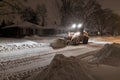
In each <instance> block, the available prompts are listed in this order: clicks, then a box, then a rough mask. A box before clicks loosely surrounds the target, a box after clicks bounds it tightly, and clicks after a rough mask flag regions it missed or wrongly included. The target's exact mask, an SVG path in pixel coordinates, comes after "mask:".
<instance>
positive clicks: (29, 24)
mask: <svg viewBox="0 0 120 80" xmlns="http://www.w3.org/2000/svg"><path fill="white" fill-rule="evenodd" d="M13 27H20V28H32V29H37V28H40V26H39V25H36V24H33V23H30V22H22V23H18V24H14V25H9V26H6V27H3V28H2V29H7V28H13Z"/></svg>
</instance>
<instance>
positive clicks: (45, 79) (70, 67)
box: [27, 54, 94, 80]
mask: <svg viewBox="0 0 120 80" xmlns="http://www.w3.org/2000/svg"><path fill="white" fill-rule="evenodd" d="M27 80H94V79H93V78H92V77H91V76H90V75H89V74H88V70H87V67H86V64H85V63H84V62H83V61H80V60H78V59H77V58H75V57H69V58H67V57H65V56H64V55H62V54H58V55H56V56H55V57H54V59H53V61H52V62H51V64H50V65H49V66H48V67H47V68H46V69H44V70H43V71H42V72H40V73H38V74H35V75H34V76H33V77H31V78H29V79H27Z"/></svg>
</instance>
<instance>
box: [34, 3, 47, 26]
mask: <svg viewBox="0 0 120 80" xmlns="http://www.w3.org/2000/svg"><path fill="white" fill-rule="evenodd" d="M36 13H37V15H38V16H39V17H40V19H41V26H45V23H46V17H47V9H46V6H45V5H44V4H42V5H37V8H36Z"/></svg>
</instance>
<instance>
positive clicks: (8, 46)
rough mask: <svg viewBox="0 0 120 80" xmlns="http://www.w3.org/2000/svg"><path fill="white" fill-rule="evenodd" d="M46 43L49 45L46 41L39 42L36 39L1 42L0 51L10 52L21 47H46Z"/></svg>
mask: <svg viewBox="0 0 120 80" xmlns="http://www.w3.org/2000/svg"><path fill="white" fill-rule="evenodd" d="M45 45H49V44H46V43H37V42H34V41H29V40H25V41H22V42H21V41H19V42H8V43H1V44H0V52H8V51H14V50H21V49H29V48H38V47H44V46H45Z"/></svg>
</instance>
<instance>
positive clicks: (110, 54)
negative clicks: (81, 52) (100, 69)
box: [93, 43, 120, 66]
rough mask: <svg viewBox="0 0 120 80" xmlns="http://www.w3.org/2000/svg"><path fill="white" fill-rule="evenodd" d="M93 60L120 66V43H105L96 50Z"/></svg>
mask: <svg viewBox="0 0 120 80" xmlns="http://www.w3.org/2000/svg"><path fill="white" fill-rule="evenodd" d="M93 62H96V63H103V64H108V65H113V66H120V44H116V43H114V44H106V45H105V46H104V47H103V48H102V49H101V50H99V51H98V52H97V54H96V55H95V58H94V59H93Z"/></svg>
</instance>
